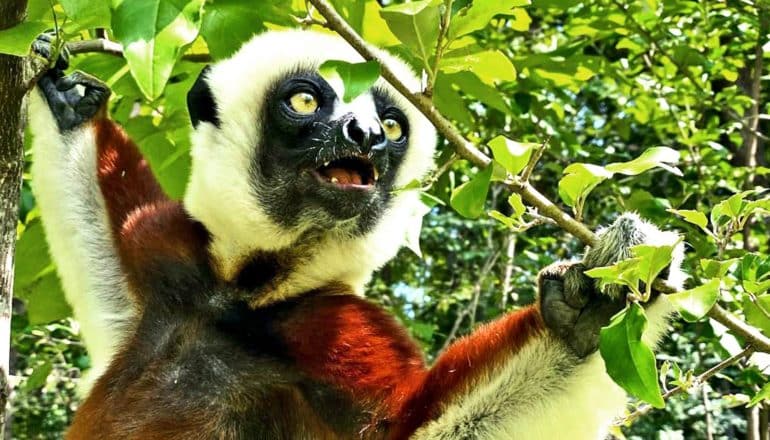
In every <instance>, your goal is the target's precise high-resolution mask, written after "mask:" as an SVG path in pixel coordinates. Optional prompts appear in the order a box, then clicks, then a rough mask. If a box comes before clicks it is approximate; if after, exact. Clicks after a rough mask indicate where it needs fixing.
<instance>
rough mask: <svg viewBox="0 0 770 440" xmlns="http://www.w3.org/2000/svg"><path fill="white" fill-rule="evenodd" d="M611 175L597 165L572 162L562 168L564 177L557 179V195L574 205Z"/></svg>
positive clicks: (568, 203)
mask: <svg viewBox="0 0 770 440" xmlns="http://www.w3.org/2000/svg"><path fill="white" fill-rule="evenodd" d="M610 177H612V173H610V172H608V171H607V170H605V169H604V168H603V167H600V166H598V165H591V164H587V163H573V164H572V165H569V166H568V167H567V168H565V169H564V177H562V178H561V180H559V197H561V199H562V201H564V203H566V204H567V205H569V206H572V207H574V206H576V205H578V202H579V201H581V200H584V199H585V198H586V197H587V196H588V194H589V193H590V192H591V191H592V190H593V189H594V188H596V186H597V185H599V184H600V183H602V182H603V181H604V180H605V179H608V178H610Z"/></svg>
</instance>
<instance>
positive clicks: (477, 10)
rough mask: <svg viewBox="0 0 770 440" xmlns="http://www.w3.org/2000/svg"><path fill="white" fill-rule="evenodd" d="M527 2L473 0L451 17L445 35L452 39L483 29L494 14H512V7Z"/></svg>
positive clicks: (525, 0)
mask: <svg viewBox="0 0 770 440" xmlns="http://www.w3.org/2000/svg"><path fill="white" fill-rule="evenodd" d="M529 3H530V2H529V0H506V1H499V0H475V1H474V2H473V3H472V4H471V6H470V8H469V9H464V10H461V11H460V12H459V13H458V14H456V15H455V16H454V17H452V21H451V22H450V24H449V32H448V33H447V37H448V38H449V39H450V40H454V39H455V38H457V37H461V36H463V35H466V34H469V33H471V32H474V31H477V30H479V29H484V28H485V27H487V25H489V22H490V21H491V20H492V18H493V17H494V16H496V15H500V14H505V15H509V14H512V13H513V11H512V9H513V8H514V7H516V6H526V5H528V4H529ZM525 12H526V11H525ZM519 27H520V26H519ZM517 30H520V29H517Z"/></svg>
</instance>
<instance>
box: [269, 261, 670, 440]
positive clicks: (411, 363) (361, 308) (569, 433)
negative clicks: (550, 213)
mask: <svg viewBox="0 0 770 440" xmlns="http://www.w3.org/2000/svg"><path fill="white" fill-rule="evenodd" d="M583 270H584V267H582V265H581V264H577V263H568V264H564V263H560V264H555V265H552V266H551V267H549V268H547V269H546V270H544V271H543V272H542V273H541V275H540V279H539V283H538V285H539V291H540V301H539V302H538V304H537V305H533V306H530V307H527V308H524V309H521V310H519V311H515V312H511V313H508V314H506V315H505V316H503V317H501V318H499V319H497V320H496V321H493V322H491V323H489V324H486V325H484V326H482V327H480V328H479V329H477V330H476V331H474V332H473V333H472V334H470V335H469V336H466V337H465V338H462V339H460V340H458V341H456V342H455V343H453V344H452V345H451V346H450V347H449V348H448V349H447V350H446V352H445V353H444V354H442V355H441V356H440V357H439V358H438V359H437V360H436V362H435V363H434V365H433V366H432V367H431V368H427V367H426V366H425V365H424V363H423V360H422V357H421V355H420V352H419V350H418V349H417V348H416V347H415V346H414V345H413V343H412V342H411V341H410V340H409V338H408V337H407V336H406V334H405V332H404V330H403V328H401V327H400V326H399V325H398V324H397V323H396V322H395V321H394V320H393V318H392V317H390V316H389V315H388V314H387V313H385V312H384V311H383V310H381V309H380V308H378V307H377V306H375V305H373V304H370V303H368V302H366V301H365V300H363V299H360V298H358V297H355V296H350V295H328V296H327V295H318V296H315V297H311V298H309V299H307V300H305V301H304V302H303V304H302V305H301V306H300V308H299V310H297V311H296V312H295V313H294V314H293V316H292V317H291V318H290V319H288V320H287V321H286V322H285V323H284V324H283V328H282V332H281V333H282V334H283V335H284V336H283V337H284V339H285V341H286V346H287V347H288V350H289V352H290V354H291V355H292V356H293V357H294V358H295V360H296V364H297V365H298V366H299V367H300V368H302V369H304V370H305V373H306V374H308V375H309V376H310V377H313V378H315V379H316V380H319V381H321V382H326V383H329V384H331V385H333V386H335V387H337V388H340V389H342V390H344V391H347V392H348V393H349V394H350V395H351V396H352V397H353V398H354V400H355V401H358V402H364V403H366V402H372V403H371V404H372V406H373V407H374V408H373V409H372V411H373V412H375V413H376V414H378V415H379V418H380V419H384V420H385V421H386V423H387V425H388V432H389V435H388V438H389V439H398V440H400V439H407V438H412V439H446V440H455V439H490V440H494V439H501V438H516V439H518V438H526V439H552V438H575V439H601V438H603V437H604V435H605V434H606V430H607V429H608V427H609V425H610V423H611V421H612V420H613V418H614V417H616V416H617V415H619V414H620V413H621V412H622V410H623V408H624V406H625V394H624V393H623V391H622V390H621V389H620V388H619V387H618V386H617V385H615V384H614V383H613V381H612V380H611V379H610V378H609V376H607V374H606V373H605V369H604V363H603V361H602V359H601V357H600V355H599V354H598V353H596V351H595V350H596V347H597V344H598V332H599V329H600V328H601V326H602V325H604V324H606V323H607V322H608V321H609V318H610V317H611V316H612V315H613V314H615V313H616V312H617V311H619V310H620V309H621V308H622V307H623V303H624V301H625V300H624V299H623V298H615V299H613V298H610V297H607V296H603V295H600V294H599V293H598V292H597V291H596V290H595V289H594V287H593V284H592V283H590V282H589V281H587V278H585V275H583ZM667 313H668V308H667V306H666V305H665V303H659V302H658V303H656V304H654V305H653V306H652V307H650V308H648V311H647V314H648V317H649V319H650V322H651V327H653V329H654V332H653V333H655V334H653V335H651V336H650V337H651V339H653V340H654V339H657V338H658V337H659V336H660V334H661V333H662V329H663V328H664V325H663V324H664V323H665V322H666V315H667ZM373 423H374V421H373ZM372 428H373V427H372Z"/></svg>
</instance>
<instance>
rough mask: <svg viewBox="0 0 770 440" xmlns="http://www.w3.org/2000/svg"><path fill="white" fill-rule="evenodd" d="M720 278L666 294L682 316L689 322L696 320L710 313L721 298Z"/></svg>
mask: <svg viewBox="0 0 770 440" xmlns="http://www.w3.org/2000/svg"><path fill="white" fill-rule="evenodd" d="M719 284H720V281H719V279H712V280H710V281H709V282H707V283H706V284H703V285H701V286H698V287H695V288H693V289H689V290H685V291H684V292H679V293H672V294H669V295H667V296H666V298H668V300H669V301H671V302H672V303H673V304H674V306H675V307H676V309H677V311H678V312H679V314H680V315H682V318H684V319H685V320H686V321H689V322H695V321H697V320H699V319H701V318H703V317H704V316H706V313H708V311H709V310H711V308H712V307H713V306H714V304H716V302H717V299H719Z"/></svg>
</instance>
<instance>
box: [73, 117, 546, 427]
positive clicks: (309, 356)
mask: <svg viewBox="0 0 770 440" xmlns="http://www.w3.org/2000/svg"><path fill="white" fill-rule="evenodd" d="M94 128H95V130H96V139H97V146H98V153H99V154H98V161H99V163H98V173H99V176H98V177H99V183H100V186H101V189H102V193H103V194H104V198H105V202H106V205H107V211H108V214H109V218H110V222H111V226H112V230H113V233H114V238H115V242H116V246H117V249H118V253H119V256H120V258H121V262H122V264H123V266H124V268H125V270H126V273H127V275H128V278H129V283H131V285H132V286H133V287H134V289H133V290H135V291H136V292H145V294H147V295H152V294H156V295H157V292H158V291H171V292H172V294H174V295H178V296H179V297H180V298H183V299H184V295H186V294H187V293H188V291H194V290H195V288H194V286H192V287H191V286H190V285H188V284H187V283H183V285H182V286H181V287H178V288H177V286H179V283H178V282H177V281H179V279H177V278H173V277H174V276H176V275H177V273H176V272H175V273H172V274H170V275H169V274H166V273H165V272H164V271H168V269H169V268H174V267H176V266H174V265H176V264H179V265H181V266H183V268H184V270H188V271H189V272H185V271H184V270H181V271H179V272H178V274H180V275H179V276H182V277H185V276H187V275H186V274H188V273H193V274H197V275H193V278H192V280H187V279H186V278H183V279H182V281H185V280H187V281H188V283H189V282H197V281H196V280H197V278H194V277H201V279H202V280H205V279H206V276H207V275H206V274H208V273H209V272H207V269H206V268H207V267H208V265H209V264H210V262H209V261H208V260H207V256H206V243H207V233H206V231H205V229H204V228H203V226H202V225H200V224H198V223H196V222H194V221H193V220H191V219H190V218H189V217H188V215H187V214H186V212H185V211H184V208H183V207H182V206H181V205H180V204H179V203H177V202H174V201H171V200H169V199H168V198H167V197H166V196H165V195H164V194H163V192H162V190H161V188H160V186H159V185H158V183H157V182H156V181H155V179H154V177H153V175H152V172H151V171H150V169H149V167H148V165H147V163H146V161H145V160H144V159H143V158H142V156H141V154H140V153H139V151H138V149H137V148H136V146H135V145H134V144H133V143H132V142H131V141H130V140H129V139H128V138H127V137H126V135H125V134H124V133H123V131H122V130H121V129H120V128H119V127H118V126H117V125H115V124H114V123H112V122H111V121H109V120H107V119H100V120H97V121H96V122H94ZM169 264H170V265H169ZM199 267H203V269H201V270H200V271H199V270H198V269H196V268H199ZM174 270H175V269H174ZM257 270H259V268H257ZM211 273H213V271H211ZM166 276H168V278H164V277H166ZM159 278H160V282H159ZM216 281H217V283H219V284H220V285H217V283H214V284H212V285H210V286H209V287H208V288H214V289H221V290H222V291H224V292H227V291H228V289H229V290H232V289H235V288H237V286H228V285H221V284H222V282H221V280H216ZM175 289H176V290H179V291H175ZM203 290H206V289H203ZM147 292H149V293H147ZM199 295H200V293H199ZM136 299H138V300H139V302H140V303H141V304H145V303H146V300H147V298H145V297H143V296H137V297H136ZM287 303H288V302H287ZM294 303H296V305H289V306H287V308H286V309H285V316H284V315H280V316H278V315H275V316H269V317H268V318H269V319H272V320H275V321H276V323H275V325H276V328H275V330H276V331H277V334H275V335H274V334H273V333H272V331H273V330H270V329H261V328H256V329H255V330H253V331H254V332H255V333H254V334H256V335H258V336H260V337H277V338H278V339H280V341H278V344H277V346H281V347H285V350H286V355H287V356H288V357H289V359H287V360H285V361H284V360H282V359H281V358H280V354H276V353H268V355H267V356H268V358H269V359H271V360H270V362H285V364H281V366H280V367H279V368H278V369H277V370H273V371H271V372H270V374H272V375H277V376H280V375H281V374H286V377H287V378H288V379H286V381H285V382H281V381H279V382H277V383H278V385H269V387H268V388H267V391H266V390H265V388H260V387H264V386H263V385H260V384H261V383H262V382H260V380H261V379H259V377H261V376H267V377H270V374H268V375H264V374H261V373H263V371H256V372H254V374H255V376H257V380H256V381H255V382H253V383H249V382H248V380H246V379H248V377H249V376H248V375H247V376H246V379H244V380H243V382H240V383H241V384H242V385H239V388H240V387H244V389H243V390H241V389H239V388H236V389H228V393H233V394H234V395H236V396H238V393H239V392H245V393H246V396H251V395H262V394H260V393H267V394H266V395H269V396H270V398H271V399H272V400H269V401H257V402H256V403H255V402H250V400H249V399H248V398H246V399H245V400H244V397H237V398H236V397H233V398H232V399H235V400H221V399H220V401H219V402H220V405H222V406H220V407H217V406H206V405H208V404H206V405H204V406H201V404H200V402H198V403H195V402H191V403H190V405H189V406H185V402H179V404H180V405H179V407H180V408H184V409H183V410H181V409H180V410H179V411H178V414H176V413H175V412H174V411H177V410H176V409H174V410H172V411H171V413H172V414H174V415H173V416H168V415H167V413H168V412H169V411H168V408H165V407H162V405H164V404H163V403H160V402H159V399H158V397H159V396H157V393H158V386H159V385H158V384H165V385H166V386H167V385H168V382H164V380H165V379H164V376H163V374H162V373H164V372H165V371H167V370H169V369H172V368H174V367H177V366H180V365H179V364H178V363H177V362H179V360H178V358H177V357H175V356H176V355H177V353H176V351H175V350H183V349H184V347H186V346H194V348H195V347H197V346H195V343H196V341H202V342H203V343H204V344H205V343H207V342H206V341H207V338H209V337H210V336H211V334H210V333H209V334H207V333H205V330H204V329H203V327H205V325H204V324H200V325H201V329H197V327H196V326H198V321H195V320H196V319H199V318H198V317H193V320H192V321H191V322H189V323H188V322H183V323H182V324H180V327H178V329H181V330H179V332H181V335H182V337H181V338H179V336H178V335H179V333H176V334H175V333H167V336H169V337H171V336H173V337H176V338H178V339H175V340H173V341H172V342H171V343H170V345H171V348H170V349H169V348H168V346H166V350H170V351H162V350H163V348H162V344H161V343H160V342H158V341H154V340H152V336H153V335H154V333H153V331H154V328H155V327H154V326H157V325H159V324H157V322H161V321H163V319H165V317H166V314H167V313H173V312H175V309H173V307H174V305H173V304H177V303H172V306H171V307H172V308H170V309H167V310H168V311H164V310H161V311H160V312H157V313H160V314H159V315H157V316H150V318H149V319H148V320H147V321H148V322H147V323H144V324H147V326H146V327H142V325H140V326H139V330H138V332H137V334H135V335H134V336H133V338H132V339H131V340H130V341H129V343H128V344H127V345H126V347H124V348H123V350H122V351H121V352H120V354H119V355H117V356H116V359H115V360H114V361H113V363H112V364H111V366H110V369H109V370H108V372H107V373H106V374H105V375H104V376H103V377H102V378H101V379H100V380H99V382H98V383H97V384H96V386H95V388H94V389H93V390H92V392H91V394H90V396H89V397H88V399H87V400H86V401H85V402H84V403H83V405H82V406H81V408H80V409H79V411H78V413H77V415H76V418H75V421H74V423H73V425H72V427H71V429H70V431H69V432H68V435H67V438H68V439H78V440H79V439H93V438H125V439H150V440H153V439H170V438H173V439H175V438H179V439H182V438H185V439H194V438H234V437H235V436H236V435H237V434H236V432H237V428H238V426H239V425H237V424H236V425H233V423H238V422H233V421H232V420H230V419H228V417H232V413H233V411H234V412H235V413H239V412H242V411H249V410H250V409H251V408H254V406H253V405H255V404H256V405H262V406H264V408H263V410H265V409H266V408H269V410H268V412H267V413H264V412H259V411H256V412H255V413H254V415H253V420H257V421H259V420H262V418H264V417H266V416H269V417H274V418H275V419H276V420H278V419H279V418H281V417H286V416H290V417H294V418H288V419H283V420H284V421H285V420H290V421H295V422H296V423H297V424H302V426H301V427H300V428H298V429H299V431H297V432H302V433H306V434H307V435H308V438H318V439H325V438H330V439H331V438H335V436H336V437H337V438H338V437H339V434H338V433H337V434H335V429H341V428H334V427H332V426H331V425H329V424H327V422H328V420H324V418H323V415H322V413H321V412H318V407H315V406H313V405H314V404H313V403H312V402H311V401H309V400H307V396H306V395H305V394H304V392H303V391H302V389H301V388H300V385H299V383H298V384H297V385H294V382H291V381H292V380H294V379H292V378H294V377H295V375H297V374H299V377H307V378H309V379H311V380H313V381H316V382H315V383H320V384H324V386H328V387H330V389H331V390H333V392H336V393H339V394H341V395H344V396H345V397H346V398H347V399H349V400H350V401H351V402H352V404H353V407H356V408H359V409H360V410H362V411H363V412H364V413H368V414H371V417H369V418H368V420H361V419H360V418H357V417H351V420H361V423H362V426H360V427H357V428H356V427H354V428H356V429H354V432H356V433H357V434H356V435H357V436H358V437H360V438H382V437H383V436H385V437H387V438H390V439H399V440H400V439H406V438H408V437H409V436H410V435H411V434H412V433H414V431H415V430H417V429H418V428H419V427H420V426H423V425H424V424H425V423H427V422H429V421H430V420H433V419H435V418H436V417H438V416H440V414H441V412H442V411H443V410H444V409H445V407H446V406H447V405H448V404H450V403H451V402H452V401H453V400H454V399H456V398H457V397H458V396H462V395H463V394H464V393H466V392H468V391H469V390H470V389H471V388H472V387H473V386H474V385H475V381H476V380H478V379H479V378H481V377H484V376H485V375H486V374H487V373H491V371H490V370H493V369H494V368H496V367H499V366H500V364H501V363H502V362H505V360H507V359H509V358H510V356H512V355H515V353H516V352H517V351H518V350H519V349H520V348H521V347H522V346H524V345H525V344H526V343H527V341H529V340H531V339H532V338H534V337H537V335H538V334H540V333H541V332H543V331H544V324H543V322H542V319H541V317H540V314H539V311H538V310H537V308H536V307H529V308H526V309H523V310H521V311H518V312H513V313H510V314H508V315H506V316H504V317H502V318H500V319H498V320H497V321H495V322H492V323H490V324H487V325H485V326H483V327H481V328H479V329H478V330H476V331H475V332H474V333H473V334H471V335H470V336H468V337H465V338H463V339H461V340H459V341H457V342H455V343H454V344H452V345H451V346H450V347H449V349H448V350H447V351H446V352H445V353H444V354H443V355H442V356H441V357H440V358H439V359H438V360H437V362H436V363H435V365H434V366H433V367H432V368H430V369H428V368H427V367H426V366H425V363H424V361H423V358H422V354H421V352H420V350H419V348H418V347H417V345H416V344H415V342H414V341H413V340H411V339H410V338H409V337H408V335H407V334H406V331H405V330H404V329H403V327H401V326H400V325H399V324H398V323H397V322H396V321H395V319H394V318H393V317H392V316H391V315H389V314H387V313H386V312H385V311H384V310H382V309H381V308H380V307H378V306H376V305H374V304H371V303H369V302H367V301H365V300H364V299H361V298H359V297H356V296H354V295H353V294H352V293H351V291H350V289H349V288H347V287H345V286H340V285H335V286H331V287H328V288H327V289H324V290H322V291H317V292H309V293H307V294H306V295H305V297H303V298H300V299H297V300H295V301H294ZM258 310H259V309H257V310H255V311H254V312H255V313H256V312H258ZM268 310H271V309H268ZM180 313H181V312H180ZM282 313H283V312H282ZM196 316H198V315H196ZM200 316H201V317H202V318H200V319H203V321H200V322H205V319H208V318H206V317H205V316H204V315H200ZM257 316H260V315H257ZM261 316H262V317H264V316H265V315H261ZM257 321H258V320H257ZM257 324H259V322H257ZM247 325H251V324H247ZM257 327H259V326H257ZM247 330H248V327H247ZM142 331H144V333H141V332H142ZM260 332H261V333H260ZM142 335H143V336H142ZM148 335H149V337H148ZM214 336H215V337H222V334H221V333H216V334H215V335H214ZM254 342H255V343H257V345H255V347H258V348H259V347H262V346H261V345H259V344H262V343H264V342H265V341H259V340H258V341H254ZM225 343H228V344H230V345H232V346H233V347H234V349H236V350H240V349H241V347H240V346H239V345H238V344H240V343H241V342H239V341H238V340H234V341H229V340H225ZM213 347H214V348H215V349H216V348H218V347H221V346H216V345H214V346H213ZM228 347H229V346H228ZM156 348H157V350H159V351H158V352H157V353H156V352H155V349H156ZM249 350H250V348H249V347H248V346H246V347H243V352H239V353H236V354H238V355H241V359H246V361H247V362H246V363H242V364H235V363H234V364H233V365H230V366H233V367H234V366H237V365H240V366H241V368H244V369H246V370H248V368H249V365H250V362H251V360H252V359H254V358H250V357H249V356H256V357H257V358H258V357H259V356H261V355H260V354H249V353H252V352H251V351H249ZM254 350H256V349H254ZM148 353H149V354H148ZM134 356H140V358H138V359H137V358H134ZM228 356H229V353H228ZM225 358H227V357H225ZM260 359H261V360H262V361H264V359H262V358H260ZM276 359H277V361H276ZM185 365H188V366H189V364H185ZM196 365H197V364H196ZM259 365H261V364H259ZM283 369H285V370H286V371H283ZM247 373H248V372H247ZM248 374H250V373H248ZM222 379H223V380H222V383H223V384H224V383H227V382H228V381H227V380H225V379H229V378H222ZM230 382H232V381H230ZM174 383H176V382H174ZM247 387H251V388H247ZM172 389H173V387H172ZM200 391H201V392H204V393H205V392H207V390H206V389H201V390H200ZM210 391H211V392H212V393H213V392H214V391H218V390H210ZM252 391H253V393H252ZM228 395H229V394H228ZM177 396H178V394H176V393H173V394H170V395H165V396H163V397H165V398H166V400H167V402H166V403H165V405H168V404H169V402H177V401H178V399H177ZM175 399H177V400H175ZM223 402H224V403H223ZM228 402H230V403H228ZM235 402H240V403H235ZM243 402H246V403H243ZM236 405H245V406H244V407H243V408H241V407H240V406H238V407H235V406H236ZM250 405H252V406H250ZM175 407H176V405H175ZM248 415H249V417H251V413H250V412H249V413H248ZM247 419H248V418H247ZM228 420H230V421H228ZM292 423H293V422H292ZM279 426H280V425H279ZM345 438H347V437H345Z"/></svg>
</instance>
